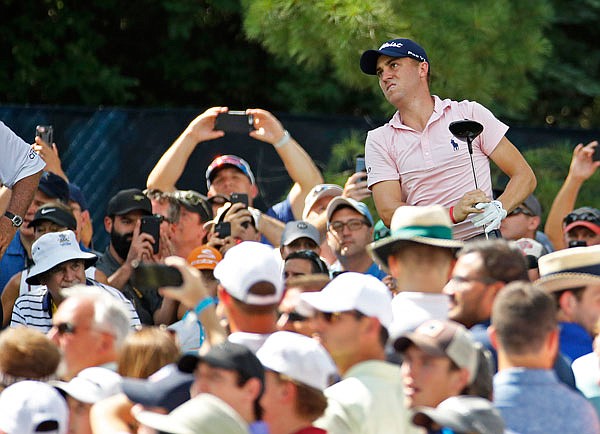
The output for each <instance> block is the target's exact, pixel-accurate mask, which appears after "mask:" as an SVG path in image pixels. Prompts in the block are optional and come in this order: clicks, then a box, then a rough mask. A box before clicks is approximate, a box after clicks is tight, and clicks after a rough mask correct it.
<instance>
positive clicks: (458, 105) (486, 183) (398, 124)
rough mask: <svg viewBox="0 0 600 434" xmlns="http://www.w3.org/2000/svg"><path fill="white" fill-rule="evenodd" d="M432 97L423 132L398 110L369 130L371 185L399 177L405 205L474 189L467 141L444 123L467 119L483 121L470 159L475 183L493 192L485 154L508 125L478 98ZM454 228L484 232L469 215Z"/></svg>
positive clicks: (462, 234)
mask: <svg viewBox="0 0 600 434" xmlns="http://www.w3.org/2000/svg"><path fill="white" fill-rule="evenodd" d="M433 98H434V102H435V106H434V109H433V113H432V115H431V117H430V118H429V121H428V122H427V125H426V126H425V129H424V130H423V131H422V132H419V131H415V130H414V129H412V128H410V127H408V126H406V125H404V124H403V123H402V120H401V119H400V113H398V112H396V113H395V114H394V116H393V117H392V119H391V120H390V121H389V122H388V123H386V124H385V125H383V126H381V127H379V128H376V129H374V130H372V131H369V133H368V135H367V141H366V143H365V159H366V165H367V173H368V185H369V188H371V187H372V186H373V185H374V184H377V183H378V182H381V181H390V180H398V181H400V183H401V186H402V201H404V202H406V203H407V204H408V205H433V204H440V205H443V206H445V207H450V206H452V205H455V204H456V203H457V202H458V201H459V200H460V198H461V197H462V196H463V195H464V194H465V193H466V192H468V191H471V190H474V189H475V183H474V181H473V171H472V169H471V161H470V158H469V151H468V148H467V142H463V141H461V140H458V139H457V138H455V137H454V136H453V135H452V133H450V130H449V129H448V125H449V124H450V123H451V122H453V121H457V120H462V119H471V120H476V121H478V122H480V123H481V124H482V125H483V127H484V128H483V132H482V133H481V134H480V135H479V137H477V138H476V139H475V140H474V141H473V164H474V165H475V173H476V175H477V183H478V186H479V188H480V189H481V190H483V191H484V192H485V193H486V194H487V195H488V196H489V197H490V198H491V197H492V181H491V177H490V165H489V160H488V156H489V155H490V154H491V153H492V152H493V151H494V149H496V146H497V145H498V143H500V140H501V139H502V137H504V135H505V133H506V131H507V130H508V126H507V125H505V124H503V123H502V122H500V121H499V120H498V119H496V117H495V116H494V115H493V114H492V112H490V111H489V110H488V109H486V108H485V107H483V106H482V105H481V104H479V103H476V102H472V101H466V100H465V101H460V102H458V101H452V100H449V99H445V100H443V101H442V100H441V99H440V98H439V97H437V96H435V95H434V96H433ZM453 230H454V237H455V238H457V239H463V240H464V239H467V238H470V237H472V236H474V235H478V234H480V233H483V231H482V229H481V228H476V227H474V226H473V225H472V224H471V223H470V222H469V221H464V222H462V223H459V224H457V225H454V228H453Z"/></svg>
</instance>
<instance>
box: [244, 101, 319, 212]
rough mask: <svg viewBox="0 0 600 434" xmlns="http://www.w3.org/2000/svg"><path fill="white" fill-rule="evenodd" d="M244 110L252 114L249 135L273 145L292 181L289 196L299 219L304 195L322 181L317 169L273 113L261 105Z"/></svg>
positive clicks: (293, 210)
mask: <svg viewBox="0 0 600 434" xmlns="http://www.w3.org/2000/svg"><path fill="white" fill-rule="evenodd" d="M246 112H247V113H248V114H252V115H253V116H254V119H255V120H254V125H255V126H256V128H257V129H256V130H255V131H252V132H251V133H250V137H253V138H255V139H257V140H261V141H263V142H267V143H270V144H271V145H273V147H274V148H275V151H277V154H279V157H280V158H281V161H283V164H284V166H285V168H286V170H287V172H288V174H289V175H290V178H292V180H293V181H294V186H293V187H292V189H291V190H290V194H289V198H290V203H291V205H292V212H293V213H294V217H295V218H296V219H301V218H302V210H303V209H304V199H305V198H306V195H307V194H308V192H309V191H310V190H311V189H312V188H313V187H314V186H315V185H317V184H321V183H323V176H322V175H321V171H320V170H319V169H318V168H317V166H316V164H315V162H314V161H313V160H312V158H311V157H310V155H308V153H307V152H306V151H305V150H304V149H303V148H302V146H300V145H299V144H298V142H296V141H295V140H294V139H293V138H292V137H291V136H289V133H287V131H286V130H285V129H284V128H283V125H281V122H279V120H278V119H277V118H276V117H275V116H273V115H272V114H271V113H269V112H268V111H266V110H261V109H248V110H247V111H246Z"/></svg>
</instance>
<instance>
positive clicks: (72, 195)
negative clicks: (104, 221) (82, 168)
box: [69, 182, 89, 211]
mask: <svg viewBox="0 0 600 434" xmlns="http://www.w3.org/2000/svg"><path fill="white" fill-rule="evenodd" d="M69 200H70V201H73V202H77V203H78V204H79V206H80V207H81V211H86V210H87V209H89V208H88V204H87V201H86V200H85V196H84V195H83V192H82V191H81V189H80V188H79V187H78V186H77V185H75V184H73V183H72V182H69Z"/></svg>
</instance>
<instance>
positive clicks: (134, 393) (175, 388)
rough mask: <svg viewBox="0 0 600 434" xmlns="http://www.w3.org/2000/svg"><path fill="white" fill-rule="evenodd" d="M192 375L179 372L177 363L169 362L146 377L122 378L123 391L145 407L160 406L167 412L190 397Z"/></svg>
mask: <svg viewBox="0 0 600 434" xmlns="http://www.w3.org/2000/svg"><path fill="white" fill-rule="evenodd" d="M193 382H194V376H193V375H191V374H189V373H184V372H181V371H180V370H179V369H177V365H175V364H169V365H166V366H164V367H162V368H161V369H159V370H158V371H156V372H155V373H154V374H152V375H151V376H150V377H148V378H147V379H140V378H123V383H122V385H121V386H122V388H123V393H125V395H127V397H128V398H129V399H130V400H131V401H133V402H136V403H140V404H142V405H144V406H146V407H162V408H166V409H167V410H168V411H169V412H170V411H172V410H173V409H175V408H176V407H179V406H180V405H181V404H183V403H184V402H186V401H188V400H189V399H190V386H191V385H192V383H193Z"/></svg>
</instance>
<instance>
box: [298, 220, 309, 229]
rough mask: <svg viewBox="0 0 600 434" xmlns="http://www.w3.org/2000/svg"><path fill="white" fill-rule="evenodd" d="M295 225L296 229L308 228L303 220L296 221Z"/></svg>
mask: <svg viewBox="0 0 600 434" xmlns="http://www.w3.org/2000/svg"><path fill="white" fill-rule="evenodd" d="M296 227H297V228H298V229H302V230H304V229H308V225H307V224H306V223H304V222H298V224H297V225H296Z"/></svg>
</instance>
